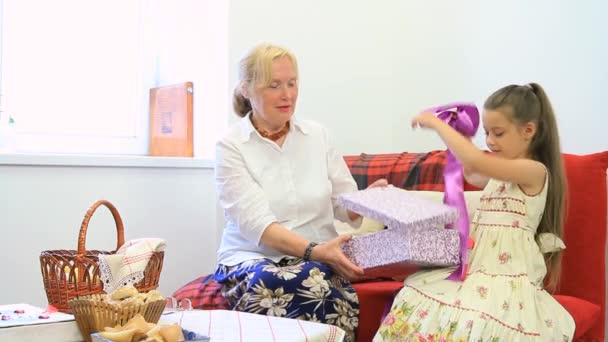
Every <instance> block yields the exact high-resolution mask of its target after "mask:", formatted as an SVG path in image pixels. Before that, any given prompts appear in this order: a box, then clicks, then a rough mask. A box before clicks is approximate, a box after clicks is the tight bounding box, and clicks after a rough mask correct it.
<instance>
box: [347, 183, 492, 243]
mask: <svg viewBox="0 0 608 342" xmlns="http://www.w3.org/2000/svg"><path fill="white" fill-rule="evenodd" d="M403 191H407V192H408V193H410V194H412V195H416V196H421V197H424V198H426V199H429V200H431V201H435V202H438V203H443V192H440V191H414V190H403ZM482 193H483V191H465V192H464V200H465V203H466V206H467V212H468V214H469V221H471V220H472V219H473V215H475V211H476V210H477V208H479V199H480V197H481V194H482ZM335 227H336V230H337V231H338V234H340V235H344V234H347V235H352V236H360V235H365V234H369V233H374V232H377V231H379V230H382V229H384V224H382V223H380V222H377V221H374V220H372V219H370V218H367V217H364V218H363V222H361V226H360V227H359V228H358V229H357V228H352V227H351V226H350V225H349V224H348V223H344V222H341V221H338V220H335Z"/></svg>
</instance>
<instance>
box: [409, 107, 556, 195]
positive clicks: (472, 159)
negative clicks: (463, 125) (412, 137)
mask: <svg viewBox="0 0 608 342" xmlns="http://www.w3.org/2000/svg"><path fill="white" fill-rule="evenodd" d="M417 126H420V127H424V128H430V129H433V130H435V131H436V132H437V133H438V134H439V136H440V137H441V139H442V140H443V141H444V142H445V144H446V145H447V146H448V148H449V149H450V150H451V151H452V153H454V155H455V156H456V158H458V159H459V160H460V162H461V163H462V165H463V167H464V168H465V169H469V170H470V171H471V172H473V173H480V174H482V175H484V176H486V177H489V178H494V179H498V180H502V181H508V182H513V183H516V184H519V185H520V186H521V187H522V188H523V189H524V191H526V192H527V193H536V192H538V191H540V190H541V189H542V187H543V185H544V181H545V167H544V166H543V165H542V164H541V163H539V162H537V161H535V160H531V159H504V158H499V157H495V156H492V155H489V154H487V153H484V152H483V151H481V150H480V149H479V148H477V147H476V146H475V145H473V143H472V142H471V141H469V139H468V138H466V137H464V136H463V135H461V134H460V133H458V132H457V131H456V130H454V129H453V128H452V127H450V126H449V125H448V124H447V123H445V122H444V121H443V120H441V119H439V118H437V117H436V116H435V115H434V114H432V113H422V114H420V115H418V116H416V117H415V118H414V119H413V120H412V127H414V128H415V127H417Z"/></svg>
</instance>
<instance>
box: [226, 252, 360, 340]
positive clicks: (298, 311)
mask: <svg viewBox="0 0 608 342" xmlns="http://www.w3.org/2000/svg"><path fill="white" fill-rule="evenodd" d="M215 280H216V281H217V282H218V283H220V284H222V285H223V289H222V294H223V295H224V297H225V298H226V299H227V300H228V302H229V303H230V306H231V307H232V309H233V310H238V311H245V312H250V313H256V314H262V315H269V316H278V317H287V318H295V319H301V320H306V321H313V322H320V323H326V324H332V325H335V326H338V327H340V328H341V329H343V330H344V331H345V332H346V341H354V340H355V330H356V328H357V326H358V325H359V299H358V298H357V294H356V293H355V290H354V289H353V287H352V286H351V285H350V283H349V282H348V281H346V280H345V279H343V278H342V277H340V276H339V275H337V274H335V273H334V271H333V270H332V269H331V268H330V267H329V266H326V265H324V264H321V263H318V262H314V261H304V260H302V259H300V258H283V259H281V260H280V261H279V262H273V261H271V260H268V259H256V260H250V261H245V262H243V263H241V264H238V265H235V266H225V265H219V266H218V268H217V270H216V271H215Z"/></svg>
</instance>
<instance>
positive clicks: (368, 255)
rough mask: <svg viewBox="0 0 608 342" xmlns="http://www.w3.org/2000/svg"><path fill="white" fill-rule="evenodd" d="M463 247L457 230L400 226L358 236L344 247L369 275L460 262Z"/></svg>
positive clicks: (382, 275)
mask: <svg viewBox="0 0 608 342" xmlns="http://www.w3.org/2000/svg"><path fill="white" fill-rule="evenodd" d="M459 246H460V236H459V235H458V231H457V230H454V229H441V228H439V229H437V228H430V229H424V230H421V229H408V228H401V227H400V228H391V229H384V230H382V231H379V232H376V233H372V234H367V235H363V236H358V237H354V238H352V239H351V240H349V241H347V242H346V243H344V244H343V245H342V250H343V251H344V254H345V255H346V256H347V257H348V258H349V259H350V260H352V261H353V262H354V263H355V264H357V265H359V267H361V268H363V270H364V271H365V275H366V276H372V277H397V276H400V275H404V274H407V273H410V271H411V270H412V268H418V267H428V266H455V265H458V264H459V263H460V248H459Z"/></svg>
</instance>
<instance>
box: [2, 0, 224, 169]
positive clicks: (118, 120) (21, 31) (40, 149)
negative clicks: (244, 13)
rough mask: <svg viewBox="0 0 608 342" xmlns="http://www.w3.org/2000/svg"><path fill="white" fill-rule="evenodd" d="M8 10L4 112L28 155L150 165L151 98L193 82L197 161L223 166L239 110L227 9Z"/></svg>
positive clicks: (113, 6) (166, 0)
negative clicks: (232, 112) (137, 159)
mask: <svg viewBox="0 0 608 342" xmlns="http://www.w3.org/2000/svg"><path fill="white" fill-rule="evenodd" d="M0 1H2V2H1V4H2V11H1V12H0V15H1V16H2V50H0V51H1V54H2V59H1V60H0V61H1V62H0V63H1V69H2V73H1V74H0V78H1V88H0V90H1V94H2V98H1V101H2V103H1V105H2V110H3V111H4V113H6V114H9V115H11V116H12V117H13V118H14V120H15V126H16V129H17V133H18V134H17V148H18V151H20V152H34V153H47V152H50V153H77V154H121V155H146V154H147V149H148V111H149V97H148V95H149V89H150V88H152V87H156V86H160V85H167V84H172V83H178V82H184V81H193V82H194V101H195V107H194V113H195V118H194V125H195V127H194V134H195V156H197V157H202V158H211V157H212V156H213V143H214V142H215V140H216V139H217V138H218V137H219V134H221V133H223V131H224V130H225V127H226V125H227V108H228V105H227V104H228V102H229V98H228V90H227V81H228V80H227V79H228V71H227V70H228V66H227V54H228V53H227V50H228V48H227V46H228V42H227V40H228V35H227V31H228V22H227V16H228V5H227V4H226V2H224V1H220V2H218V1H176V2H174V1H171V0H154V1H150V0H106V1H102V2H90V1H79V0H55V1H44V0H0ZM211 63H212V66H213V67H209V64H211ZM4 113H3V114H4ZM205 113H208V115H205ZM203 123H204V125H203Z"/></svg>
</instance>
